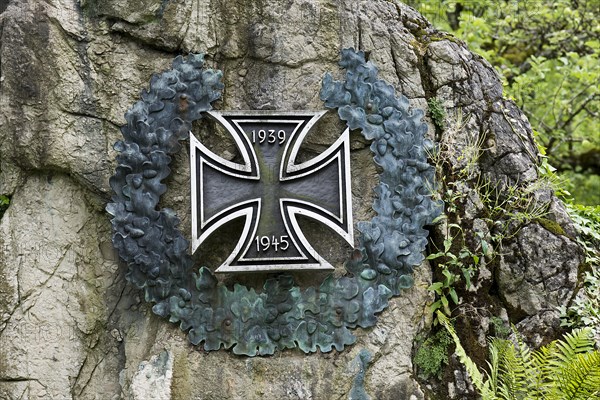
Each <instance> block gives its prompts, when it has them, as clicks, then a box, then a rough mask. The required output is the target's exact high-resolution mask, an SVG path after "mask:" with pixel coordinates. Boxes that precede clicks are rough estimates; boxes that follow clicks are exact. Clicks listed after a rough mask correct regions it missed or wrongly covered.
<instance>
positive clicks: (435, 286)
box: [427, 282, 444, 294]
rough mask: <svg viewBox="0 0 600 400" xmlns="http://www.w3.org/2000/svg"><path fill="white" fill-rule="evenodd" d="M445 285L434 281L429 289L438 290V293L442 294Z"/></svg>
mask: <svg viewBox="0 0 600 400" xmlns="http://www.w3.org/2000/svg"><path fill="white" fill-rule="evenodd" d="M443 286H444V284H443V283H442V282H433V283H432V284H431V285H429V287H428V288H427V290H430V291H433V292H436V293H437V294H442V287H443Z"/></svg>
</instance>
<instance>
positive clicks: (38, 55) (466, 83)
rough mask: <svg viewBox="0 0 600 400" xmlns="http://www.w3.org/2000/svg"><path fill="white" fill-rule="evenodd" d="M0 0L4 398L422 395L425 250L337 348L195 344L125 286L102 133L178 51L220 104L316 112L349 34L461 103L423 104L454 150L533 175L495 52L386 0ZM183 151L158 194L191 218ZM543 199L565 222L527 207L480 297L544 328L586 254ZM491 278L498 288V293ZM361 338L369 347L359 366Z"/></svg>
mask: <svg viewBox="0 0 600 400" xmlns="http://www.w3.org/2000/svg"><path fill="white" fill-rule="evenodd" d="M0 12H1V14H0V35H1V37H0V61H1V62H0V194H7V195H11V196H12V200H11V205H10V207H9V209H8V211H7V212H6V213H5V215H4V217H3V218H2V220H1V221H0V398H6V399H13V398H55V399H67V398H68V399H71V398H73V399H95V398H102V399H111V398H115V399H116V398H140V399H141V398H149V397H148V393H152V396H154V395H156V396H157V397H155V398H173V399H188V398H207V399H231V398H245V399H258V398H265V399H282V398H286V399H287V398H290V399H294V398H296V399H329V398H348V397H349V396H350V395H351V393H355V394H356V393H361V391H360V390H361V388H360V387H359V385H360V384H362V385H363V387H362V389H364V393H366V394H368V395H369V396H371V397H372V398H377V399H402V398H406V399H408V398H411V399H412V398H415V399H421V398H425V397H426V395H425V393H424V391H423V388H422V387H420V385H419V383H418V382H417V381H416V380H415V379H414V369H413V365H412V361H411V354H412V351H413V349H412V347H413V341H414V338H415V336H416V334H417V332H418V331H419V330H420V329H423V328H424V327H426V326H427V325H428V318H429V316H428V314H427V309H428V303H429V302H431V300H432V298H431V297H430V295H429V293H428V291H427V290H426V288H427V286H428V284H429V282H430V280H431V268H430V267H429V266H428V265H423V266H422V267H421V268H419V269H418V270H417V271H416V273H415V280H416V284H415V287H414V288H412V289H410V290H409V291H407V292H406V293H404V294H403V295H401V296H400V297H398V298H396V299H394V300H393V302H392V303H391V305H390V308H388V309H387V310H386V311H385V312H384V313H383V314H382V315H381V318H380V321H379V323H378V325H377V326H376V327H375V328H373V329H371V330H368V331H358V332H357V335H358V342H357V343H356V344H355V345H353V346H351V347H350V348H348V349H346V350H345V351H344V352H342V353H336V352H333V353H328V354H312V355H308V356H307V355H304V354H301V353H300V352H298V351H284V352H280V353H277V354H276V355H275V356H273V357H266V358H244V357H236V356H233V355H232V354H230V353H229V352H227V351H219V352H211V353H205V352H203V351H202V348H201V347H199V348H194V347H193V346H191V345H189V344H188V342H187V339H186V337H185V334H184V333H182V332H181V331H179V329H178V328H177V327H176V326H174V325H171V324H169V323H168V322H167V321H163V320H160V319H159V318H158V317H156V316H155V315H153V314H152V312H151V310H150V305H148V304H146V303H145V302H144V301H143V299H142V298H140V297H139V296H140V295H139V292H138V291H137V290H135V289H133V288H131V287H130V286H129V285H126V284H125V278H124V273H125V271H124V267H123V266H122V265H120V264H119V263H118V262H117V260H116V256H115V253H114V251H112V247H111V244H110V237H111V232H110V224H109V219H108V216H107V215H106V213H105V212H104V205H105V204H106V202H107V201H108V200H109V197H110V188H109V186H108V178H109V177H110V176H111V174H112V173H113V168H114V157H115V152H114V150H113V149H112V144H113V143H114V142H115V141H116V140H117V139H118V138H119V137H120V132H119V127H120V126H121V125H122V124H124V122H125V121H124V118H123V114H124V113H125V111H126V110H127V109H128V108H129V107H130V106H131V105H132V104H134V103H135V102H136V101H137V100H138V98H139V93H140V91H141V90H142V89H143V88H146V87H147V85H148V82H149V79H150V76H151V74H152V73H153V72H158V71H162V70H165V69H167V68H168V67H169V65H170V63H171V60H172V59H173V58H174V57H175V56H176V55H177V54H180V53H188V52H205V53H207V60H208V64H209V66H211V67H215V68H219V69H221V70H223V72H224V83H225V90H224V95H223V99H222V101H220V102H219V103H218V104H216V107H217V108H219V109H316V110H318V109H322V108H323V107H322V103H321V102H320V100H319V98H318V93H319V88H320V84H321V78H322V76H323V74H324V73H325V72H326V71H332V72H334V74H335V73H337V72H336V71H338V67H337V60H338V57H339V51H340V50H341V49H342V48H344V47H350V46H353V47H356V48H360V49H364V50H367V51H369V52H370V59H371V60H372V61H373V62H375V63H376V64H377V65H378V66H379V69H380V77H381V78H382V79H385V80H386V81H388V82H389V83H391V84H392V85H393V86H394V87H395V88H396V89H397V91H398V92H402V93H404V94H405V95H406V96H407V97H409V98H410V99H411V104H412V105H413V106H414V107H421V108H424V109H426V108H427V102H426V101H427V99H430V98H432V97H437V98H438V99H439V100H440V101H441V103H442V104H443V105H444V107H446V108H447V109H448V114H449V115H451V116H452V115H454V116H455V115H457V113H458V112H459V110H460V112H461V113H462V114H463V115H464V116H465V121H466V122H465V124H464V126H463V129H461V130H457V131H456V132H454V133H452V132H451V130H441V129H440V128H439V127H435V126H434V125H433V123H431V120H430V115H429V113H428V114H427V120H428V122H429V123H430V128H431V129H430V132H429V134H430V135H431V137H432V138H435V139H436V140H438V141H441V143H442V144H447V145H448V146H451V147H452V148H453V149H456V150H457V151H456V153H455V156H454V161H455V162H456V164H457V165H460V164H461V163H464V158H460V157H459V155H460V154H461V149H469V148H472V144H473V143H474V142H475V143H481V148H482V149H484V150H482V151H481V154H480V157H478V159H477V161H476V162H475V163H474V165H473V166H472V167H473V171H472V173H473V174H474V175H482V176H484V177H486V179H489V181H490V182H495V183H498V184H509V185H510V184H524V185H528V184H534V183H535V181H536V179H537V169H536V165H535V164H536V162H537V150H536V148H535V145H534V143H533V139H532V134H531V128H530V126H529V123H528V122H527V120H526V118H525V117H524V116H523V114H522V113H521V112H520V111H519V110H518V109H517V107H516V106H515V105H514V104H513V103H512V102H510V101H508V100H504V99H503V98H502V85H501V83H500V80H499V79H498V77H497V76H496V73H495V71H494V69H493V68H492V67H491V66H490V65H489V64H488V63H487V62H485V61H484V60H482V59H481V58H480V57H478V56H476V55H473V54H472V53H470V52H469V51H468V50H467V48H466V46H465V44H463V43H461V42H459V41H457V40H456V39H455V38H453V37H451V36H448V35H446V34H443V33H439V32H436V31H435V30H434V29H432V28H431V26H430V25H429V23H428V22H427V21H425V20H424V19H423V18H422V17H421V16H419V15H418V14H417V13H416V12H415V11H414V10H412V9H410V8H409V7H407V6H405V5H403V4H401V3H399V2H396V1H383V0H374V1H355V0H340V1H333V0H321V1H317V0H290V1H282V0H264V1H256V2H250V1H235V2H231V1H224V0H213V1H211V2H200V1H191V0H172V1H160V0H136V1H124V0H102V1H101V0H81V1H76V0H48V1H45V2H40V1H37V0H9V2H8V6H7V7H6V8H5V9H1V8H0ZM328 124H329V125H327V126H329V127H330V128H331V129H327V130H326V131H327V132H328V134H327V135H323V136H312V137H309V138H308V139H309V146H308V150H309V152H310V151H321V150H322V149H324V148H325V147H326V146H327V144H328V143H331V139H333V138H335V136H336V135H337V134H338V133H339V132H340V130H339V128H340V127H341V126H342V125H341V123H340V122H339V121H336V120H335V118H331V120H330V122H328ZM203 129H206V128H203V127H202V126H198V127H197V132H196V133H197V134H198V135H200V136H201V135H202V134H203V133H202V132H203ZM213 140H214V142H216V143H217V144H218V142H219V137H218V136H216V137H214V138H213ZM352 140H353V141H352V148H353V153H352V163H353V164H354V170H355V173H356V175H357V178H355V179H354V182H353V195H354V196H355V198H354V204H355V205H356V213H355V215H354V219H355V221H361V220H368V219H370V218H371V217H372V210H371V209H370V206H371V204H372V200H373V194H372V192H371V188H372V187H373V186H374V185H375V184H376V182H377V170H376V168H375V166H374V164H373V163H372V162H371V154H370V152H369V150H368V143H366V142H365V141H364V140H362V139H360V136H359V135H353V136H352ZM223 147H224V150H227V148H226V147H227V144H226V143H224V144H223ZM230 150H231V149H230ZM231 154H233V153H231ZM186 165H187V154H186V152H185V151H183V152H182V154H181V155H180V156H179V157H176V158H175V160H174V161H173V165H172V168H173V170H175V171H177V172H178V173H177V174H174V175H173V177H172V178H170V179H169V182H167V183H168V185H169V192H168V194H167V195H165V197H164V198H163V202H164V204H165V205H167V206H169V207H172V208H174V209H176V210H177V211H178V212H179V215H180V217H181V218H182V224H183V231H184V232H187V231H188V227H189V218H188V217H187V212H186V210H187V209H188V207H189V199H188V195H187V193H188V190H189V189H188V183H187V179H188V178H187V176H188V174H189V172H188V171H187V166H186ZM465 190H467V191H470V192H469V193H470V195H469V201H468V203H467V205H466V206H465V207H464V209H465V210H467V211H466V212H463V215H462V220H461V221H462V223H464V226H465V227H468V228H470V227H473V226H479V227H480V228H481V230H482V231H485V229H484V226H486V225H485V222H482V221H484V220H483V218H484V215H483V214H484V208H485V207H483V206H482V203H481V201H482V200H481V199H480V198H479V195H478V193H477V192H476V191H474V190H473V188H472V187H467V188H466V189H465ZM539 196H540V198H542V197H543V196H546V198H545V200H544V201H546V202H547V203H548V204H550V206H549V215H547V216H546V218H547V219H551V220H553V221H557V222H558V223H560V224H561V225H564V226H565V232H566V235H563V234H560V233H557V232H552V231H550V230H548V229H546V228H544V227H543V226H542V225H539V224H536V223H532V224H530V225H528V226H526V227H524V228H522V229H520V231H519V232H518V234H517V235H516V236H515V237H514V238H513V239H512V241H507V243H506V248H505V249H504V252H503V256H502V259H501V261H499V262H498V263H497V264H494V263H491V264H490V265H488V266H487V267H486V271H487V274H486V275H485V276H484V277H482V281H481V282H479V283H478V286H477V290H476V292H475V294H474V295H473V296H474V297H475V296H479V295H481V296H480V297H481V298H482V299H485V300H482V301H488V300H489V301H490V302H493V303H494V304H496V306H497V307H498V308H499V309H500V310H504V309H507V310H508V315H509V317H510V319H511V321H512V322H519V320H521V319H522V318H530V317H531V318H534V319H535V321H540V322H539V323H540V326H543V325H544V324H546V325H548V324H550V325H551V324H552V323H553V322H552V321H555V319H554V320H552V318H553V317H552V316H550V317H549V316H548V315H546V314H540V315H539V316H538V313H540V312H541V313H544V312H545V311H543V310H545V309H547V308H550V307H553V306H555V305H558V304H561V303H564V302H566V301H568V300H569V299H570V297H571V295H572V291H573V288H574V286H575V283H576V277H577V276H576V274H577V267H578V264H579V262H580V260H581V255H580V252H579V251H578V249H577V247H576V246H575V244H574V242H573V241H572V239H570V237H569V236H568V235H569V234H570V230H569V227H568V224H569V222H568V218H567V217H566V215H565V213H564V209H563V208H562V207H561V205H560V202H558V201H557V200H556V199H555V198H553V197H552V195H551V193H550V194H543V193H541V192H540V195H539ZM492 231H493V230H492ZM492 233H493V232H492ZM492 233H490V234H492ZM346 251H347V249H343V251H342V250H340V251H334V252H333V253H332V254H322V255H323V256H324V257H334V258H335V257H338V256H339V254H341V253H343V252H346ZM221 256H222V255H220V254H213V255H210V257H208V256H207V258H205V259H203V261H204V262H205V263H206V264H207V265H213V264H214V263H215V260H216V259H218V258H219V257H221ZM338 262H340V261H338ZM301 279H302V278H301ZM301 283H302V282H301ZM494 287H498V290H499V293H497V294H492V295H491V297H490V295H489V292H490V291H491V288H494ZM484 295H485V296H484ZM551 320H552V321H551ZM477 336H480V334H479V333H478V334H477ZM363 350H367V351H368V352H369V353H370V354H371V355H372V359H371V360H370V361H369V362H368V363H365V364H364V365H363V366H366V370H365V371H364V376H363V377H362V378H361V379H362V380H361V379H358V378H357V376H358V375H359V373H360V368H361V366H360V365H359V364H357V361H356V360H357V357H358V356H359V354H360V353H361V351H363ZM169 382H170V384H169ZM361 382H362V383H361ZM357 385H358V386H357ZM455 385H456V384H455ZM455 390H457V389H455ZM427 393H428V394H427V396H433V395H432V394H431V393H430V392H427ZM440 396H443V395H440Z"/></svg>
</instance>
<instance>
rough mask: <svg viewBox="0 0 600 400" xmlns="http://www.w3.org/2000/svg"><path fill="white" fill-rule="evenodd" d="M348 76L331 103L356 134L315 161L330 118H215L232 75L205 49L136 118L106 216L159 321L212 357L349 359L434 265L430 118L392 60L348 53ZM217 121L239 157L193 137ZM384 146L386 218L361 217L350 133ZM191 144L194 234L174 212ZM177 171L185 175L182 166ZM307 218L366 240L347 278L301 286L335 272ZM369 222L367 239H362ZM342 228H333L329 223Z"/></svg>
mask: <svg viewBox="0 0 600 400" xmlns="http://www.w3.org/2000/svg"><path fill="white" fill-rule="evenodd" d="M340 66H341V67H342V68H343V69H344V70H346V74H345V79H344V80H342V81H337V80H334V79H333V77H332V76H331V75H330V74H326V75H325V76H324V77H323V82H322V89H321V92H320V98H321V100H323V102H324V105H325V107H326V108H329V109H333V110H337V114H338V116H339V118H340V119H341V120H342V121H345V122H346V125H347V129H345V130H343V131H342V132H340V133H341V134H340V136H339V137H338V138H337V139H336V140H335V141H334V143H333V144H332V145H331V146H329V147H328V148H327V149H326V150H325V151H323V152H322V153H321V154H318V155H316V156H315V157H313V158H310V159H308V160H304V159H302V160H300V159H299V157H298V153H299V149H300V148H301V146H302V143H303V140H304V139H305V137H306V135H307V134H308V132H309V131H310V130H311V128H312V127H313V125H314V124H315V123H316V121H317V120H318V119H319V118H320V117H321V116H322V115H323V114H324V111H316V112H315V111H285V110H284V111H235V110H224V111H214V110H212V102H214V101H215V100H217V99H218V98H219V97H220V96H221V90H222V89H223V84H222V83H221V77H222V73H221V71H218V70H212V69H206V68H205V67H204V59H203V56H201V55H193V54H191V55H189V56H188V57H186V58H184V57H182V56H179V57H177V58H176V59H175V61H174V62H173V67H172V69H171V70H169V71H166V72H163V73H161V74H157V75H154V76H153V77H152V79H151V82H150V89H149V90H148V91H144V92H143V93H142V99H141V101H138V102H137V103H136V104H134V105H133V106H132V107H131V109H130V110H129V111H128V112H127V114H126V115H125V118H126V120H127V124H126V125H125V126H123V128H122V129H121V131H122V133H123V140H121V141H118V142H117V143H116V144H115V149H116V150H117V151H118V153H119V154H118V156H117V163H118V166H117V168H116V171H115V174H114V176H113V177H112V178H111V179H110V184H111V187H112V188H113V190H114V194H113V197H112V201H111V202H110V203H109V204H108V205H107V207H106V209H107V211H108V212H109V214H110V215H111V216H112V220H111V222H112V226H113V232H114V234H113V245H114V246H115V248H116V249H117V250H118V252H119V255H120V257H121V258H122V259H123V260H124V261H125V262H127V265H128V271H127V274H126V278H127V280H128V281H129V282H131V283H132V284H133V285H134V286H136V287H137V288H139V289H140V290H142V291H143V292H144V297H145V299H146V301H149V302H152V303H153V304H154V305H153V307H152V310H153V312H154V313H156V314H157V315H159V316H162V317H165V318H168V319H169V321H170V322H173V323H178V324H179V326H180V328H181V329H182V330H183V331H185V332H187V334H188V338H189V340H190V342H191V343H192V344H194V345H202V346H203V349H204V350H206V351H211V350H219V349H221V348H226V349H232V351H233V352H234V353H235V354H243V355H247V356H256V355H268V354H273V353H274V352H275V351H276V350H284V349H289V348H295V347H297V348H299V349H301V350H302V351H304V352H306V353H313V352H316V351H317V350H320V351H323V352H328V351H331V350H332V349H334V348H335V349H336V350H338V351H341V350H343V349H344V347H345V346H347V345H350V344H352V343H354V342H355V341H356V337H355V336H354V335H353V334H352V332H351V330H352V329H355V328H357V327H362V328H368V327H372V326H374V325H375V324H376V323H377V318H378V317H377V314H379V313H380V312H382V311H383V310H384V309H385V308H386V307H387V306H388V301H389V299H390V298H391V297H393V296H398V295H399V294H400V292H401V291H402V290H404V289H406V288H410V287H411V286H412V285H413V282H414V280H413V274H412V271H413V268H414V267H416V266H418V265H419V264H420V263H421V262H422V261H423V260H424V256H423V251H424V249H425V245H426V243H427V234H428V232H427V230H425V229H424V226H425V225H426V224H429V223H431V222H432V221H433V219H434V218H435V217H436V216H437V215H439V213H440V211H441V208H440V204H438V203H437V202H436V201H434V200H433V199H432V198H431V193H432V190H433V188H434V170H433V167H432V166H431V165H429V164H428V163H427V151H428V150H429V149H431V148H432V143H431V142H430V141H428V140H427V139H426V137H425V133H426V131H427V126H426V124H425V123H424V122H423V121H422V120H421V118H422V116H423V112H422V111H421V110H414V109H412V108H410V105H409V102H408V99H406V97H404V96H402V95H396V93H395V90H394V88H393V87H392V86H391V85H389V84H387V83H386V82H385V81H383V80H381V79H378V78H377V74H378V71H377V67H376V66H375V65H374V64H373V63H371V62H368V61H367V60H366V59H365V54H364V53H363V52H360V51H355V50H354V49H346V50H343V51H342V57H341V61H340ZM202 118H212V119H213V120H215V121H216V123H217V124H219V125H221V126H222V127H224V128H225V130H226V132H227V134H228V135H230V136H231V137H232V139H233V141H234V143H235V145H236V148H237V151H238V152H239V155H238V156H239V157H238V158H234V159H233V160H227V159H225V158H223V157H221V156H219V155H217V154H215V153H213V152H212V151H211V150H210V149H209V148H207V147H206V146H205V145H204V144H202V143H201V142H200V141H199V140H197V139H196V137H195V136H194V135H193V134H191V128H192V122H193V121H196V120H199V119H202ZM351 130H355V131H356V132H360V133H361V134H362V135H363V136H364V138H365V139H366V140H368V141H370V142H371V144H370V150H371V152H372V153H373V161H374V162H375V164H376V165H377V166H378V168H379V170H380V173H379V184H377V185H376V186H375V187H374V188H370V187H367V188H359V190H364V191H366V192H368V193H371V192H374V194H375V195H374V199H373V205H372V208H373V211H374V215H375V216H374V217H373V218H372V219H371V220H370V221H359V222H357V223H355V222H354V221H353V218H352V196H351V179H352V176H351V173H350V146H349V135H350V131H351ZM184 140H189V149H190V175H191V193H190V196H191V203H192V209H191V214H192V224H191V225H192V235H191V243H190V241H189V240H188V239H186V238H185V237H184V235H183V233H182V232H181V231H180V230H179V219H178V218H177V215H176V213H175V212H174V211H173V210H171V209H169V208H160V207H159V202H160V197H161V195H162V194H164V193H165V192H166V190H167V187H166V184H165V183H164V180H165V178H167V177H168V176H169V174H170V173H171V169H170V168H169V164H170V162H171V156H172V155H173V154H175V153H177V152H179V151H180V150H181V148H182V146H181V144H180V143H179V142H180V141H184ZM175 172H177V171H175ZM298 216H305V217H308V218H311V219H313V220H316V221H317V223H318V224H320V225H322V226H326V227H328V228H330V230H332V231H333V232H335V233H336V234H337V235H339V236H340V237H341V238H342V240H345V241H347V242H348V243H350V245H351V246H353V247H354V250H353V251H352V253H351V254H350V255H349V256H348V258H347V260H346V261H345V262H341V263H340V262H339V261H336V263H338V264H339V265H337V268H338V269H340V270H341V269H343V273H342V275H341V276H337V277H335V276H333V275H332V274H330V275H329V276H328V277H327V278H325V279H324V280H323V281H322V282H321V283H320V284H319V285H318V286H310V287H300V286H298V285H297V284H296V282H295V278H294V275H293V274H291V273H290V271H292V272H294V273H303V271H305V270H306V271H309V272H310V271H314V270H315V269H325V270H327V269H333V265H331V261H330V260H325V259H324V258H323V257H321V256H320V255H319V254H317V252H316V251H315V250H314V249H313V248H312V246H311V240H318V238H312V237H308V238H307V237H305V235H304V233H303V232H302V229H301V228H300V226H299V225H298V221H297V217H298ZM234 219H238V220H242V221H243V230H242V232H241V234H240V235H239V237H238V238H231V239H232V241H237V245H236V246H235V248H234V250H233V251H232V252H231V254H230V255H229V256H228V257H226V259H224V260H223V261H222V262H221V265H220V266H212V267H211V268H208V267H205V266H202V267H199V266H195V265H194V260H193V259H192V257H191V253H193V252H194V251H196V249H198V247H199V246H200V245H201V244H202V243H203V242H204V241H205V240H206V239H207V238H208V237H209V236H210V235H211V234H213V233H214V232H215V231H217V230H218V229H219V228H220V227H221V226H223V225H225V224H227V223H228V222H229V221H232V220H234ZM354 229H356V230H357V232H358V233H359V234H358V235H357V240H356V241H355V240H354ZM325 230H327V229H325ZM255 271H263V272H271V274H269V275H268V276H267V279H266V280H265V281H264V285H263V288H262V290H256V289H255V288H249V287H246V286H244V285H241V284H238V283H236V284H234V285H233V286H227V285H226V284H225V283H223V282H221V281H220V280H219V278H218V277H217V275H216V274H215V272H235V273H236V274H234V275H231V276H233V277H234V278H235V276H239V274H243V273H247V272H255Z"/></svg>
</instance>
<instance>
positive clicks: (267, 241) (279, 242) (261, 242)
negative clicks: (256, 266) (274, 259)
mask: <svg viewBox="0 0 600 400" xmlns="http://www.w3.org/2000/svg"><path fill="white" fill-rule="evenodd" d="M254 241H255V242H256V251H258V252H260V251H263V252H265V251H268V250H269V249H271V248H274V249H275V252H278V251H279V250H281V251H286V250H287V249H288V248H289V247H290V242H289V241H288V236H287V235H282V236H279V238H276V237H275V236H271V237H268V236H257V237H256V239H254Z"/></svg>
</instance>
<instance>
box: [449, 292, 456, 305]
mask: <svg viewBox="0 0 600 400" xmlns="http://www.w3.org/2000/svg"><path fill="white" fill-rule="evenodd" d="M448 293H449V294H450V298H452V301H453V302H454V304H456V305H458V295H457V294H456V290H454V288H450V291H449V292H448Z"/></svg>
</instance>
